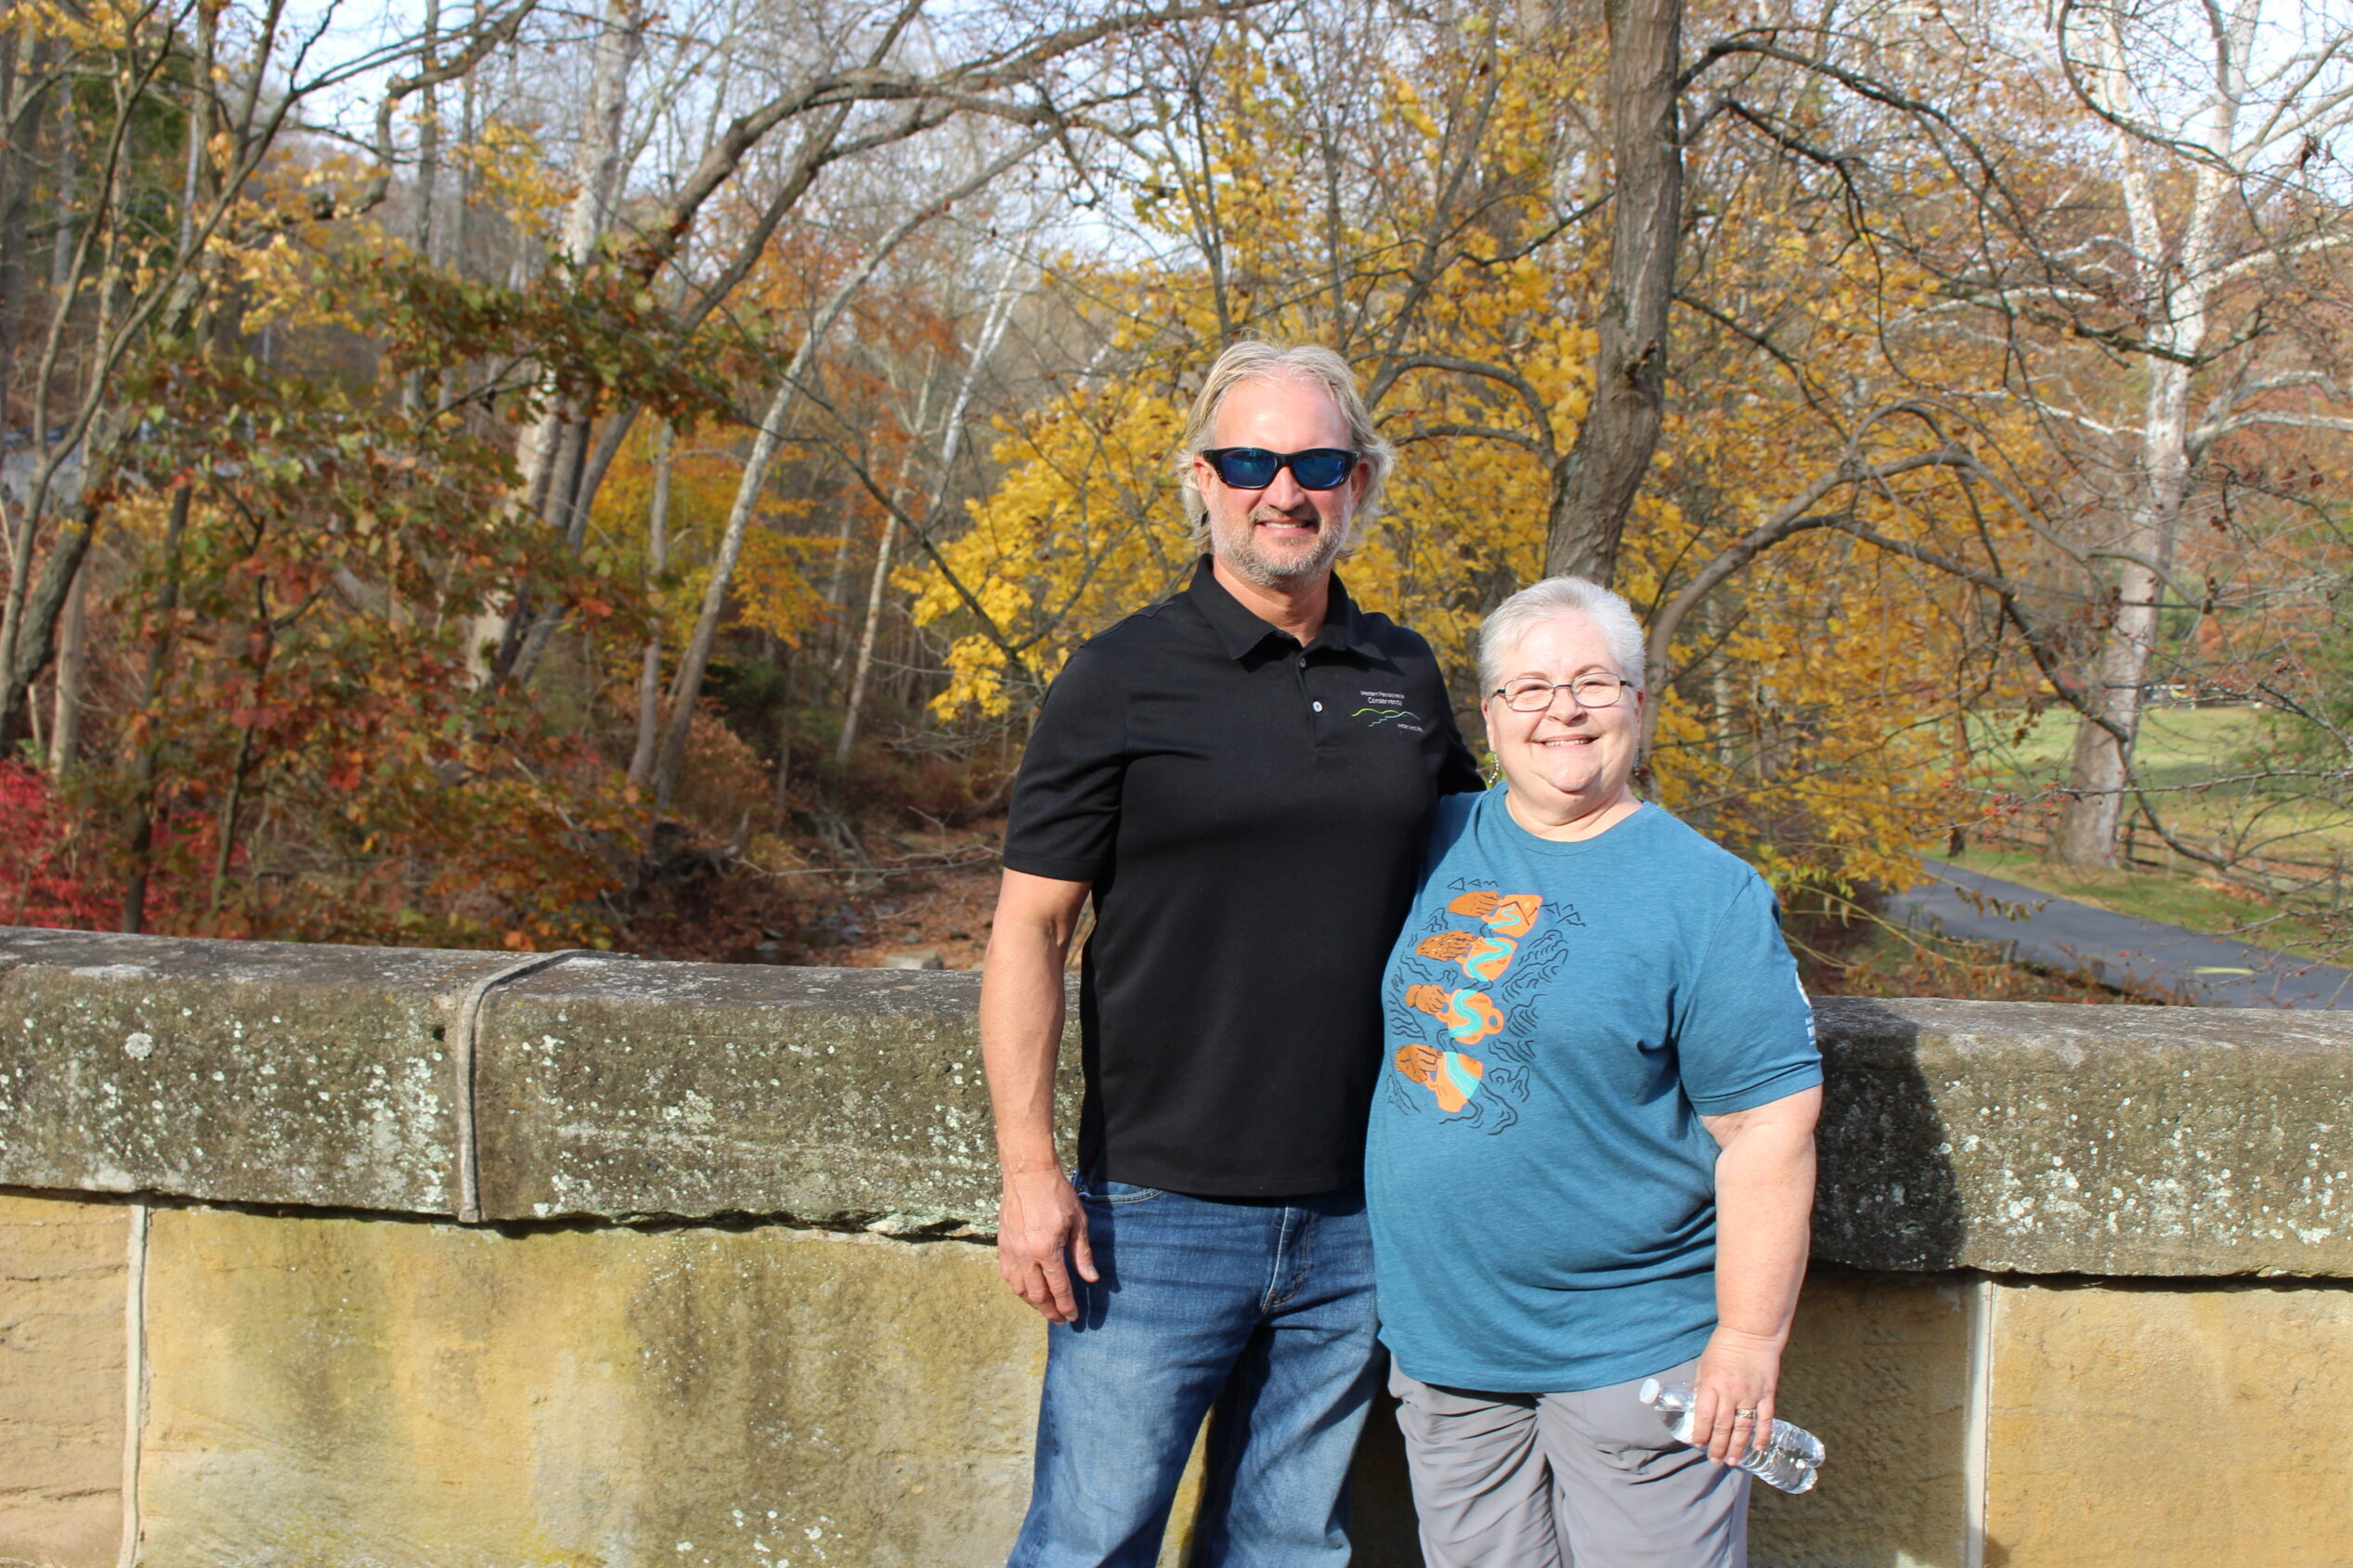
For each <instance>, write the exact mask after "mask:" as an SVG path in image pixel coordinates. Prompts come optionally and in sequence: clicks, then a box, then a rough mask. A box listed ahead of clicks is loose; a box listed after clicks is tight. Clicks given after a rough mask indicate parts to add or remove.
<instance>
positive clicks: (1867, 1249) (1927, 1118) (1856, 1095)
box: [1813, 997, 1968, 1271]
mask: <svg viewBox="0 0 2353 1568" xmlns="http://www.w3.org/2000/svg"><path fill="white" fill-rule="evenodd" d="M1817 1017H1818V1023H1819V1029H1820V1032H1821V1038H1822V1067H1823V1104H1822V1123H1821V1127H1820V1129H1819V1131H1818V1132H1817V1133H1816V1134H1815V1137H1814V1142H1815V1147H1818V1148H1819V1149H1820V1150H1821V1156H1822V1161H1821V1163H1822V1186H1821V1189H1820V1190H1819V1191H1818V1192H1817V1193H1816V1194H1815V1196H1814V1204H1813V1256H1814V1258H1815V1260H1816V1261H1817V1262H1824V1263H1840V1264H1844V1265H1845V1266H1847V1267H1849V1268H1866V1269H1903V1270H1906V1271H1933V1270H1939V1269H1949V1268H1954V1267H1956V1266H1958V1264H1959V1263H1960V1259H1961V1251H1962V1247H1963V1244H1964V1243H1965V1242H1966V1241H1967V1240H1968V1225H1967V1223H1966V1217H1965V1210H1964V1206H1963V1203H1962V1200H1961V1190H1960V1182H1959V1179H1958V1177H1957V1175H1956V1173H1955V1171H1954V1167H1953V1143H1952V1137H1953V1134H1952V1132H1951V1130H1950V1129H1948V1128H1947V1127H1946V1126H1945V1125H1944V1118H1943V1114H1942V1113H1941V1112H1940V1111H1939V1110H1938V1108H1937V1104H1936V1095H1935V1093H1934V1090H1933V1088H1932V1087H1931V1085H1930V1082H1929V1081H1928V1077H1927V1074H1926V1073H1924V1072H1923V1071H1922V1070H1921V1068H1920V1029H1919V1026H1918V1024H1917V1023H1916V1022H1914V1021H1913V1020H1911V1019H1910V1018H1907V1017H1904V1015H1902V1014H1901V1013H1898V1012H1896V1011H1895V1010H1894V1009H1893V1008H1891V1007H1888V1006H1886V1005H1885V1004H1881V1003H1878V1002H1874V1001H1871V1000H1869V999H1867V998H1862V997H1826V998H1824V999H1823V1000H1822V1002H1821V1003H1820V1004H1818V1006H1817Z"/></svg>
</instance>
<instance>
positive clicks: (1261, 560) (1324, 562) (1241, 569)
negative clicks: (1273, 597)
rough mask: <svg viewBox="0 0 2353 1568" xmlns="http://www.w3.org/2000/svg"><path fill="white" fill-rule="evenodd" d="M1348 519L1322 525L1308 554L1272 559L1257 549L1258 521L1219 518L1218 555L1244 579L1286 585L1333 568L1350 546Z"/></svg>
mask: <svg viewBox="0 0 2353 1568" xmlns="http://www.w3.org/2000/svg"><path fill="white" fill-rule="evenodd" d="M1349 524H1350V520H1349V519H1345V518H1344V519H1342V520H1341V521H1340V523H1339V525H1337V526H1329V527H1328V526H1322V525H1319V526H1318V527H1317V529H1316V544H1315V548H1314V549H1313V550H1310V551H1307V552H1306V554H1305V555H1299V556H1287V557H1284V558H1282V559H1280V560H1278V559H1272V558H1269V557H1268V556H1267V555H1266V554H1265V553H1263V552H1262V551H1260V550H1259V549H1258V521H1257V519H1256V518H1255V517H1244V518H1243V519H1242V520H1241V523H1240V524H1239V525H1234V524H1228V523H1224V522H1222V521H1221V522H1217V523H1215V524H1214V525H1212V528H1211V533H1212V535H1213V537H1214V538H1215V540H1216V544H1217V558H1218V559H1219V560H1221V561H1223V562H1224V563H1225V564H1227V566H1228V567H1229V568H1230V569H1231V570H1232V571H1233V572H1234V573H1235V575H1237V576H1238V577H1241V579H1242V580H1243V581H1244V582H1251V583H1255V584H1257V585H1258V586H1259V587H1260V588H1283V587H1286V586H1288V585H1289V584H1292V583H1295V582H1297V581H1299V580H1300V579H1301V578H1303V577H1317V576H1319V575H1320V574H1321V573H1324V572H1326V571H1329V570H1331V567H1332V563H1333V562H1334V561H1336V560H1338V559H1339V558H1340V552H1341V551H1343V550H1345V549H1346V548H1347V544H1348V532H1349Z"/></svg>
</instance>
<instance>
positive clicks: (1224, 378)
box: [1176, 339, 1397, 550]
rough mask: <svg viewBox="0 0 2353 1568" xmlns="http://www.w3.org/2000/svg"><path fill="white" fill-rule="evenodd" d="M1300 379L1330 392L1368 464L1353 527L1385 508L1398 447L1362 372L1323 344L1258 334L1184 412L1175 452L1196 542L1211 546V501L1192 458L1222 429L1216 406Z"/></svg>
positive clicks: (1218, 366) (1226, 360)
mask: <svg viewBox="0 0 2353 1568" xmlns="http://www.w3.org/2000/svg"><path fill="white" fill-rule="evenodd" d="M1284 380H1296V381H1303V382H1308V383H1309V384H1311V385H1314V386H1319V387H1321V388H1322V389H1323V391H1324V392H1325V393H1326V394H1327V395H1330V397H1331V398H1332V406H1333V407H1334V408H1338V409H1339V410H1340V418H1341V421H1342V422H1344V423H1345V424H1346V425H1347V427H1348V445H1349V446H1351V447H1355V448H1356V450H1357V453H1358V461H1359V463H1360V465H1361V466H1362V467H1363V469H1364V473H1365V481H1364V494H1363V496H1362V497H1361V498H1359V499H1358V501H1357V506H1356V512H1355V513H1354V515H1353V516H1352V518H1351V519H1350V522H1351V531H1352V532H1353V531H1354V530H1355V529H1360V528H1362V527H1363V526H1364V525H1366V524H1368V523H1370V522H1371V521H1372V520H1373V519H1374V518H1375V517H1377V516H1379V515H1380V512H1381V490H1382V487H1383V486H1385V485H1386V484H1387V483H1388V479H1389V469H1390V467H1391V465H1392V464H1394V463H1395V462H1396V460H1397V448H1396V447H1392V446H1390V445H1389V443H1387V442H1386V441H1384V440H1383V439H1382V438H1381V432H1380V431H1379V429H1377V428H1376V427H1375V426H1374V424H1373V422H1372V410H1371V409H1370V408H1366V407H1365V403H1364V394H1363V393H1362V392H1361V391H1359V390H1358V387H1357V373H1356V371H1354V370H1352V369H1349V368H1348V362H1347V361H1346V360H1345V359H1343V358H1341V357H1340V356H1338V355H1337V354H1334V353H1333V352H1332V350H1330V349H1328V348H1325V347H1324V346H1323V345H1321V344H1320V343H1266V342H1263V341H1260V340H1257V339H1253V340H1251V341H1249V342H1247V343H1236V344H1234V345H1233V346H1232V347H1231V348H1229V349H1228V350H1226V352H1225V353H1223V354H1221V355H1219V356H1217V362H1216V363H1215V364H1214V365H1212V366H1210V367H1209V377H1208V379H1207V380H1205V381H1203V382H1202V383H1201V392H1200V394H1199V395H1197V396H1195V397H1194V398H1193V406H1192V409H1191V411H1190V412H1189V413H1188V414H1187V415H1186V416H1185V438H1184V444H1183V445H1182V446H1181V447H1178V448H1177V451H1176V478H1177V482H1178V484H1179V485H1180V486H1182V488H1183V492H1184V497H1185V520H1186V521H1187V522H1188V523H1189V524H1191V525H1192V530H1193V545H1194V547H1195V548H1196V549H1200V550H1207V549H1208V548H1209V503H1208V502H1207V501H1205V500H1203V499H1202V495H1201V491H1200V490H1199V489H1198V488H1197V487H1195V486H1194V483H1193V459H1194V458H1196V457H1198V456H1199V455H1200V454H1201V452H1202V448H1204V447H1208V446H1209V445H1210V441H1211V438H1210V432H1211V431H1213V430H1215V429H1216V428H1217V410H1218V409H1219V408H1223V407H1225V403H1226V395H1227V394H1228V393H1229V392H1231V391H1233V389H1234V388H1236V387H1238V386H1241V385H1243V384H1245V383H1249V382H1274V381H1284Z"/></svg>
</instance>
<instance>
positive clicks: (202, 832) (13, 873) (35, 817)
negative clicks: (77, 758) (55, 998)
mask: <svg viewBox="0 0 2353 1568" xmlns="http://www.w3.org/2000/svg"><path fill="white" fill-rule="evenodd" d="M102 821H103V818H102V816H101V815H99V814H98V813H97V812H96V811H93V810H85V809H81V808H77V806H76V805H75V803H74V802H73V801H72V800H71V799H62V800H61V799H59V798H58V793H57V791H56V789H55V788H54V787H53V786H52V785H51V784H50V781H49V777H48V775H47V774H45V773H42V772H38V771H35V770H33V769H31V768H28V767H26V766H25V765H24V764H23V763H21V762H14V761H10V762H0V926H47V927H55V928H58V929H60V930H69V931H112V930H117V929H120V928H121V927H122V923H123V867H122V863H121V857H120V854H119V846H117V845H115V844H113V843H111V842H110V841H109V840H108V839H107V838H106V837H105V836H103V834H102V833H101V832H100V831H99V824H100V823H101V822H102ZM215 842H216V840H215V837H214V834H213V827H212V823H210V822H209V821H208V820H207V819H206V818H204V817H203V816H202V815H200V814H198V813H196V812H193V811H188V810H181V811H176V812H174V813H172V814H170V815H169V816H166V817H164V818H163V820H161V821H159V822H157V823H156V824H155V829H154V833H153V835H152V836H151V839H150V850H149V857H148V859H149V872H148V883H147V918H146V922H145V926H144V928H145V929H147V930H150V931H186V930H188V929H189V917H190V915H191V914H193V913H194V912H195V911H196V910H198V909H201V908H202V895H203V891H204V884H203V881H202V877H201V875H199V874H191V872H190V870H189V868H190V867H201V866H206V865H210V864H211V863H212V860H213V856H214V845H215ZM232 869H233V867H232ZM191 897H193V898H194V900H195V902H193V903H191V902H190V900H191ZM215 934H217V935H227V934H230V933H215Z"/></svg>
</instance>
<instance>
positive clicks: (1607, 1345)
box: [1365, 577, 1822, 1568]
mask: <svg viewBox="0 0 2353 1568" xmlns="http://www.w3.org/2000/svg"><path fill="white" fill-rule="evenodd" d="M1479 653H1480V659H1479V666H1480V677H1481V680H1480V684H1481V686H1482V687H1483V689H1484V690H1485V693H1486V698H1485V701H1484V703H1483V705H1482V709H1483V712H1484V713H1485V716H1486V719H1487V730H1488V742H1489V745H1491V746H1492V747H1493V749H1494V752H1495V755H1496V758H1497V760H1498V761H1499V762H1500V763H1501V767H1502V774H1503V776H1502V780H1501V783H1499V784H1496V785H1495V787H1493V788H1492V789H1489V790H1488V791H1487V792H1486V793H1485V794H1483V795H1469V796H1453V797H1449V798H1448V799H1446V800H1445V801H1444V802H1442V803H1441V805H1440V808H1439V813H1438V819H1437V823H1436V827H1435V828H1434V829H1433V831H1432V834H1431V838H1430V845H1429V849H1428V852H1427V854H1426V856H1425V857H1424V860H1423V875H1422V879H1421V883H1420V886H1419V888H1418V890H1417V892H1416V894H1415V897H1414V901H1413V905H1412V911H1411V913H1410V915H1409V916H1408V917H1407V921H1406V927H1405V930H1404V932H1403V933H1402V934H1401V935H1400V936H1399V937H1398V939H1397V947H1396V949H1395V951H1394V952H1392V953H1391V955H1390V959H1389V966H1388V971H1387V974H1386V976H1385V978H1384V981H1383V985H1384V997H1383V1000H1384V1015H1385V1019H1386V1028H1387V1031H1388V1038H1387V1041H1386V1044H1385V1047H1384V1049H1385V1052H1386V1056H1387V1067H1386V1070H1385V1071H1384V1074H1383V1082H1382V1086H1381V1088H1380V1090H1379V1091H1378V1093H1377V1094H1376V1095H1375V1098H1374V1102H1373V1111H1372V1125H1371V1140H1370V1143H1369V1145H1368V1148H1367V1152H1366V1160H1365V1169H1366V1186H1367V1199H1368V1203H1369V1207H1370V1209H1371V1219H1372V1234H1373V1248H1374V1260H1375V1268H1376V1272H1377V1278H1378V1281H1379V1288H1380V1294H1381V1337H1382V1340H1383V1341H1384V1343H1386V1344H1387V1345H1388V1347H1389V1349H1390V1351H1391V1352H1392V1353H1393V1354H1394V1356H1395V1360H1396V1371H1395V1373H1394V1375H1393V1378H1392V1383H1391V1387H1392V1390H1393V1392H1395V1393H1397V1396H1398V1398H1399V1400H1400V1401H1401V1404H1400V1406H1399V1409H1398V1412H1397V1420H1398V1424H1399V1425H1400V1426H1401V1427H1402V1428H1403V1429H1404V1432H1405V1436H1406V1447H1407V1453H1408V1456H1409V1458H1410V1460H1411V1464H1412V1473H1413V1494H1414V1503H1415V1506H1416V1509H1417V1510H1418V1511H1419V1512H1420V1515H1421V1521H1422V1544H1423V1555H1424V1557H1425V1558H1426V1559H1427V1561H1428V1562H1430V1563H1431V1564H1432V1568H1468V1565H1470V1564H1474V1563H1475V1564H1479V1565H1481V1568H1551V1565H1554V1564H1560V1563H1566V1562H1570V1561H1572V1560H1573V1561H1574V1562H1576V1563H1577V1565H1578V1568H1618V1565H1621V1564H1622V1565H1631V1564H1637V1563H1641V1564H1651V1563H1656V1564H1659V1565H1661V1568H1665V1565H1669V1564H1671V1565H1673V1568H1736V1565H1737V1564H1740V1563H1742V1562H1745V1561H1746V1555H1747V1504H1748V1475H1747V1474H1746V1473H1745V1472H1743V1471H1735V1470H1732V1469H1730V1468H1728V1466H1727V1465H1726V1464H1725V1462H1724V1461H1726V1460H1727V1459H1736V1458H1739V1457H1741V1455H1742V1454H1744V1453H1745V1452H1746V1451H1747V1450H1748V1447H1749V1446H1750V1445H1757V1446H1761V1439H1762V1435H1763V1434H1764V1433H1767V1432H1770V1431H1771V1429H1772V1422H1773V1404H1774V1386H1775V1384H1776V1383H1777V1381H1778V1380H1779V1375H1780V1362H1781V1349H1782V1346H1783V1344H1784V1343H1785V1342H1786V1341H1787V1338H1788V1333H1789V1322H1790V1318H1791V1315H1792V1314H1793V1313H1794V1312H1795V1310H1796V1306H1797V1297H1798V1288H1799V1285H1800V1281H1801V1280H1802V1278H1803V1276H1804V1273H1805V1259H1806V1237H1807V1220H1808V1216H1809V1214H1810V1213H1811V1212H1812V1209H1813V1123H1814V1118H1815V1115H1816V1113H1817V1112H1818V1110H1819V1108H1820V1105H1821V1087H1820V1085H1821V1082H1822V1069H1821V1062H1820V1056H1819V1054H1818V1053H1817V1051H1816V1050H1815V1047H1814V1043H1813V1010H1812V1008H1811V1007H1810V1006H1809V1005H1808V1004H1807V1002H1806V998H1805V992H1804V991H1803V990H1802V989H1801V988H1800V985H1799V983H1798V974H1797V966H1796V965H1795V964H1794V963H1792V962H1791V960H1790V957H1789V952H1788V949H1787V946H1786V945H1785V944H1784V943H1783V941H1782V940H1781V933H1780V928H1779V927H1778V925H1777V923H1776V918H1775V906H1774V898H1773V894H1772V891H1771V889H1770V888H1767V887H1766V886H1765V884H1764V882H1763V881H1762V879H1761V878H1760V877H1759V876H1758V875H1756V873H1755V872H1753V871H1751V870H1749V869H1748V866H1747V865H1745V864H1743V863H1742V862H1740V861H1739V860H1737V859H1736V858H1735V857H1734V856H1732V855H1730V854H1727V853H1726V852H1725V851H1723V850H1722V849H1719V848H1718V847H1717V846H1716V845H1714V844H1712V843H1710V842H1709V840H1708V839H1706V838H1705V837H1703V836H1700V835H1699V834H1697V833H1696V832H1694V831H1693V830H1691V829H1690V828H1688V827H1686V826H1684V825H1683V823H1680V822H1677V821H1676V820H1675V819H1674V818H1673V817H1670V816H1669V815H1668V814H1667V813H1666V812H1664V811H1662V810H1659V809H1658V808H1657V807H1656V806H1652V805H1648V804H1645V803H1644V802H1643V801H1641V800H1638V799H1637V798H1636V797H1634V795H1633V793H1632V791H1631V787H1630V784H1631V778H1632V775H1633V771H1634V763H1635V760H1636V757H1637V753H1638V749H1639V745H1640V736H1641V728H1642V723H1641V720H1642V705H1643V690H1642V673H1641V672H1642V667H1643V637H1642V630H1641V628H1640V626H1639V625H1638V624H1637V623H1636V621H1635V619H1634V616H1633V612H1632V611H1631V609H1629V608H1628V607H1627V604H1626V602H1625V601H1624V600H1622V599H1620V598H1618V595H1616V594H1614V593H1611V592H1610V591H1609V590H1606V589H1603V588H1600V587H1597V586H1596V585H1594V584H1592V583H1589V582H1585V581H1583V580H1582V579H1579V578H1575V577H1553V578H1551V579H1548V580H1547V581H1544V582H1541V583H1539V584H1537V585H1536V586H1535V587H1533V588H1530V589H1528V590H1526V591H1524V592H1522V593H1519V594H1517V595H1515V596H1514V597H1513V598H1512V599H1510V600H1508V601H1506V602H1505V603H1503V604H1502V605H1501V607H1499V608H1498V609H1497V610H1496V611H1495V613H1494V614H1493V615H1491V616H1488V619H1487V622H1486V625H1485V627H1484V628H1482V631H1481V637H1480V650H1479ZM1653 1376H1657V1377H1661V1378H1663V1379H1665V1380H1670V1381H1674V1380H1696V1382H1697V1384H1698V1385H1699V1393H1698V1404H1697V1410H1696V1417H1697V1420H1696V1433H1698V1434H1704V1437H1703V1440H1702V1445H1701V1446H1685V1445H1682V1444H1679V1443H1676V1442H1674V1441H1673V1440H1672V1439H1670V1438H1669V1437H1668V1436H1667V1434H1666V1431H1665V1429H1664V1427H1663V1425H1662V1424H1661V1422H1660V1421H1659V1419H1658V1418H1657V1416H1656V1415H1655V1414H1653V1413H1652V1412H1651V1411H1650V1410H1649V1409H1647V1408H1645V1407H1644V1406H1643V1405H1641V1404H1640V1402H1639V1401H1638V1400H1637V1399H1636V1398H1635V1393H1634V1391H1635V1390H1636V1388H1638V1387H1639V1386H1640V1384H1641V1382H1642V1380H1644V1379H1645V1378H1648V1377H1653Z"/></svg>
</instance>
